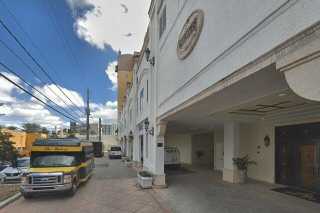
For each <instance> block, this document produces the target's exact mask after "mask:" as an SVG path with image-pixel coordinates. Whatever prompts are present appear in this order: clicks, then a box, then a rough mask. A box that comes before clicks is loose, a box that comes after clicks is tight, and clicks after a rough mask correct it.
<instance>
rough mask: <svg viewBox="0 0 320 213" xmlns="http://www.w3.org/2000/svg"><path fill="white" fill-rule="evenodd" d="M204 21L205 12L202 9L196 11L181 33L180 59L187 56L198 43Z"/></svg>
mask: <svg viewBox="0 0 320 213" xmlns="http://www.w3.org/2000/svg"><path fill="white" fill-rule="evenodd" d="M203 22H204V12H203V11H202V10H196V11H194V12H193V13H192V14H191V15H190V16H189V18H188V19H187V21H186V23H185V24H184V25H183V28H182V30H181V32H180V34H179V39H178V45H177V55H178V57H179V59H181V60H183V59H185V58H187V57H188V56H189V55H190V53H191V52H192V50H193V48H194V47H195V45H196V44H197V42H198V40H199V37H200V34H201V31H202V27H203Z"/></svg>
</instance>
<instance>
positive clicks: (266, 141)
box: [263, 135, 270, 147]
mask: <svg viewBox="0 0 320 213" xmlns="http://www.w3.org/2000/svg"><path fill="white" fill-rule="evenodd" d="M263 141H264V145H265V147H268V146H270V137H269V135H266V136H265V137H264V139H263Z"/></svg>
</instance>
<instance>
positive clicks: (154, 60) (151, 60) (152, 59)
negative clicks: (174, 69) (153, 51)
mask: <svg viewBox="0 0 320 213" xmlns="http://www.w3.org/2000/svg"><path fill="white" fill-rule="evenodd" d="M149 63H150V64H151V65H152V66H153V67H154V65H155V64H156V59H155V57H154V56H153V57H152V58H151V59H150V60H149Z"/></svg>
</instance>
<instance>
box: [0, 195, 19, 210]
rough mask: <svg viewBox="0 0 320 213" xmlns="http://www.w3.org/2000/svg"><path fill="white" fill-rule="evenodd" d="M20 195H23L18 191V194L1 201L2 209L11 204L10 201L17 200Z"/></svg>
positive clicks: (0, 206)
mask: <svg viewBox="0 0 320 213" xmlns="http://www.w3.org/2000/svg"><path fill="white" fill-rule="evenodd" d="M20 197H21V193H20V192H18V193H16V194H14V195H12V196H11V197H9V198H7V199H5V200H4V201H1V202H0V209H2V208H4V207H5V206H7V205H9V204H10V203H12V202H14V201H16V200H17V199H19V198H20Z"/></svg>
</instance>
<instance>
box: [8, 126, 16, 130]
mask: <svg viewBox="0 0 320 213" xmlns="http://www.w3.org/2000/svg"><path fill="white" fill-rule="evenodd" d="M7 129H9V130H17V129H18V128H17V127H16V126H9V127H8V128H7Z"/></svg>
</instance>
